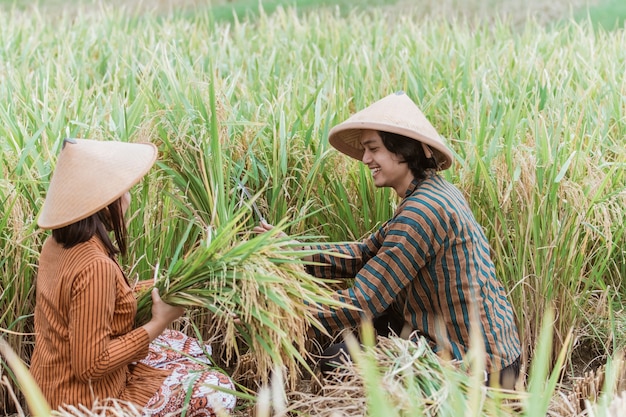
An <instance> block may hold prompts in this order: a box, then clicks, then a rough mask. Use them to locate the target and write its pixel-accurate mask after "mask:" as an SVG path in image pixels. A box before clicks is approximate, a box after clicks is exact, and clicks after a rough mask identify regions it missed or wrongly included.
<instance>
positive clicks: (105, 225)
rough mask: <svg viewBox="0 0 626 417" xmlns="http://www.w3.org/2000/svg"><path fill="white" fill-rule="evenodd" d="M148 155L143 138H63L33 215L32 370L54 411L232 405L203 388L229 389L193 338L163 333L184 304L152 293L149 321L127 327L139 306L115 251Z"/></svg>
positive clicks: (152, 411)
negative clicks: (45, 233) (108, 403)
mask: <svg viewBox="0 0 626 417" xmlns="http://www.w3.org/2000/svg"><path fill="white" fill-rule="evenodd" d="M156 158H157V149H156V147H155V146H154V145H153V144H150V143H124V142H104V141H95V140H84V139H66V140H65V141H64V143H63V149H62V150H61V153H60V155H59V158H58V161H57V165H56V168H55V171H54V174H53V176H52V180H51V181H50V186H49V189H48V193H47V195H46V199H45V201H44V204H43V207H42V210H41V214H40V216H39V219H38V225H39V226H40V227H41V228H43V229H51V230H52V236H50V237H48V239H46V241H45V242H44V245H43V248H42V251H41V254H40V259H39V269H38V273H37V281H36V306H35V349H34V352H33V355H32V361H31V366H30V369H31V372H32V374H33V376H34V377H35V380H36V381H37V383H38V384H39V386H40V387H41V388H42V391H43V393H44V395H45V397H46V399H47V400H48V402H49V403H50V405H51V406H52V407H53V408H58V407H62V406H67V405H70V406H78V405H79V404H80V405H84V406H86V407H88V408H91V407H93V406H94V404H96V403H97V402H98V403H102V402H104V401H105V400H108V399H118V400H122V401H126V402H130V403H133V404H135V405H136V406H137V407H138V408H139V409H142V408H143V414H144V415H157V416H161V415H166V414H167V413H170V412H177V411H178V412H179V411H180V409H181V407H182V406H183V405H184V403H185V402H187V403H188V404H189V407H190V409H191V410H189V411H188V412H189V414H194V412H195V411H198V412H199V414H202V415H214V414H215V412H216V411H217V410H227V411H231V410H232V409H233V408H234V405H235V397H234V396H233V395H231V394H225V393H223V392H220V391H216V390H214V389H212V388H210V387H208V386H207V385H206V384H207V383H208V384H212V385H216V386H220V387H224V388H227V389H230V390H233V389H234V386H233V383H232V381H230V379H229V378H228V377H227V376H226V375H223V374H221V373H219V372H215V371H213V370H211V369H210V368H209V366H210V362H209V360H208V359H207V358H206V355H205V354H204V352H203V349H202V347H201V346H199V344H198V341H197V340H195V339H192V338H188V337H186V336H184V335H183V334H182V333H180V332H175V331H172V330H166V328H167V327H168V326H169V325H170V324H171V323H172V322H173V321H174V320H176V319H178V318H179V317H180V316H181V315H182V314H183V313H184V309H182V308H180V307H174V306H170V305H168V304H166V303H165V302H163V301H162V300H161V298H160V297H159V294H158V291H157V290H156V289H153V290H152V294H151V296H152V301H153V306H152V318H151V320H150V321H149V322H148V323H146V324H145V325H143V326H141V327H137V328H134V322H135V314H136V311H137V302H136V300H135V297H134V292H133V289H132V288H131V286H130V285H129V282H128V279H127V278H126V276H125V275H124V273H123V272H122V270H121V268H120V266H119V264H118V263H117V261H116V259H115V257H116V255H117V254H122V255H124V254H125V253H126V250H127V243H126V242H127V233H126V224H125V220H124V214H125V212H126V210H127V209H128V207H129V204H130V194H129V192H128V191H129V189H130V188H131V187H132V186H133V185H134V184H136V183H137V182H139V181H140V180H141V178H142V177H143V176H144V175H145V174H146V173H147V172H148V170H149V169H150V168H151V167H152V165H153V164H154V162H155V160H156ZM109 232H113V235H114V236H115V244H114V243H113V241H112V240H111V238H110V237H109ZM151 342H152V343H151ZM189 389H192V395H191V396H190V397H189V399H188V400H185V398H186V395H187V392H188V390H189ZM200 412H201V413H200Z"/></svg>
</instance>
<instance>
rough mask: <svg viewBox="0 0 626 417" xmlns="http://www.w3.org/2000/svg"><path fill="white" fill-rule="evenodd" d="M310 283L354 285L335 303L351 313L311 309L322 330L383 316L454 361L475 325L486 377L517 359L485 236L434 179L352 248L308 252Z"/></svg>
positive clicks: (456, 196) (454, 195)
mask: <svg viewBox="0 0 626 417" xmlns="http://www.w3.org/2000/svg"><path fill="white" fill-rule="evenodd" d="M315 247H316V248H318V249H321V250H324V251H331V252H336V253H339V254H341V255H343V256H342V257H337V256H332V254H328V253H320V254H317V255H315V256H314V257H313V261H315V262H320V263H322V264H323V265H310V266H308V269H309V272H311V273H312V274H313V275H316V276H319V277H326V278H355V280H354V285H353V286H351V287H350V288H348V289H345V290H339V291H337V292H336V294H335V296H336V298H337V299H338V300H340V301H342V302H345V303H347V304H349V305H352V306H354V307H357V309H358V310H356V311H355V310H351V309H347V308H344V309H331V308H324V307H322V306H319V313H318V318H319V319H320V321H321V323H322V324H323V325H324V326H325V327H326V328H327V329H328V330H329V331H335V330H339V329H342V328H344V327H350V326H355V325H357V324H358V322H359V321H360V320H361V317H362V316H363V315H366V316H369V317H371V318H376V317H379V316H380V315H381V314H383V312H385V311H386V310H387V309H388V308H391V309H392V310H393V311H395V312H396V313H397V314H398V315H400V316H401V317H403V319H404V321H405V322H406V323H408V324H409V325H410V326H411V327H412V328H413V329H416V330H417V332H415V333H414V334H413V337H418V336H424V337H426V338H427V339H428V340H429V341H430V342H431V345H432V346H433V349H434V350H435V351H441V350H444V351H446V352H447V353H448V354H450V355H451V356H452V357H453V358H456V359H458V360H462V359H463V356H464V354H465V353H466V352H467V351H468V349H469V341H470V328H471V327H472V325H479V326H480V330H481V334H482V335H483V342H484V345H485V350H486V353H487V364H486V365H487V372H495V371H499V370H500V369H503V368H505V367H506V366H508V365H510V364H511V363H513V362H514V361H515V359H517V358H518V357H519V355H520V353H521V348H520V342H519V336H518V332H517V328H516V326H515V321H514V317H513V310H512V308H511V305H510V304H509V302H508V301H507V298H506V293H505V291H504V288H503V287H502V285H501V283H500V282H499V281H498V280H497V278H496V275H495V267H494V264H493V262H492V260H491V258H490V252H489V251H490V248H489V244H488V241H487V238H486V236H485V235H484V233H483V231H482V229H481V227H480V225H479V224H478V223H477V222H476V220H475V218H474V216H473V215H472V212H471V210H470V208H469V206H468V204H467V202H466V201H465V199H464V197H463V196H462V194H461V193H460V192H459V190H458V189H457V188H456V187H454V186H453V185H452V184H450V183H449V182H447V181H445V180H444V179H443V178H442V177H440V176H439V175H437V174H433V175H432V176H430V177H428V178H427V179H426V180H424V181H423V182H422V183H421V184H419V186H418V185H417V182H416V181H414V182H413V185H412V187H409V190H408V191H407V194H406V196H405V198H404V200H403V201H402V202H401V203H400V205H399V206H398V209H397V210H396V213H395V214H394V217H393V218H392V219H391V220H389V221H387V222H386V223H385V224H383V226H381V227H380V229H378V230H377V231H376V232H375V233H373V234H372V235H371V236H369V238H367V239H365V240H364V241H363V242H360V243H341V244H327V245H318V246H315Z"/></svg>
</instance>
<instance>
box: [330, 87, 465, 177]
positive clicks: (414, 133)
mask: <svg viewBox="0 0 626 417" xmlns="http://www.w3.org/2000/svg"><path fill="white" fill-rule="evenodd" d="M363 130H377V131H382V132H390V133H396V134H399V135H403V136H406V137H408V138H411V139H415V140H417V141H420V142H421V143H422V146H424V145H425V146H424V150H425V152H426V155H427V156H429V154H430V151H432V154H433V156H434V157H435V159H436V160H437V164H438V169H447V168H449V167H450V165H452V160H453V156H452V152H451V151H450V149H448V147H447V146H446V144H445V143H444V142H443V140H442V139H441V137H440V136H439V134H438V133H437V131H436V130H435V128H434V127H433V125H431V124H430V122H429V121H428V119H426V117H425V116H424V114H423V113H422V112H421V111H420V109H419V108H418V107H417V105H416V104H415V103H414V102H413V101H412V100H411V99H410V98H409V97H408V96H407V95H406V94H404V92H402V91H399V92H397V93H394V94H390V95H388V96H387V97H385V98H383V99H381V100H379V101H377V102H375V103H374V104H372V105H370V106H369V107H367V108H365V109H363V110H361V111H360V112H358V113H355V114H354V115H352V116H351V117H350V118H349V119H348V120H346V121H345V122H343V123H340V124H338V125H337V126H335V127H333V128H332V129H331V130H330V133H329V136H328V140H329V142H330V144H331V145H333V146H334V147H335V148H336V149H337V150H338V151H340V152H343V153H345V154H346V155H348V156H351V157H352V158H355V159H358V160H361V159H362V158H363V147H362V146H361V142H360V140H361V133H362V131H363Z"/></svg>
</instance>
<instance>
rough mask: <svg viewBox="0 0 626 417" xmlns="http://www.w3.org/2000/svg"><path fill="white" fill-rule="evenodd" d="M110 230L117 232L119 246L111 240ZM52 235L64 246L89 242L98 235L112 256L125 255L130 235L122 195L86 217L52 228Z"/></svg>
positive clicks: (69, 246) (116, 237) (68, 246)
mask: <svg viewBox="0 0 626 417" xmlns="http://www.w3.org/2000/svg"><path fill="white" fill-rule="evenodd" d="M109 231H113V233H114V234H115V242H116V243H117V247H116V246H115V245H114V244H113V242H111V238H110V237H109ZM52 236H53V237H54V239H55V240H56V241H57V242H59V243H60V244H62V245H63V247H64V248H71V247H73V246H76V245H78V244H79V243H83V242H87V241H88V240H89V239H91V238H92V237H93V236H98V237H99V238H100V240H101V241H102V243H104V246H105V247H106V249H107V252H108V254H109V256H110V257H113V256H115V255H116V254H118V253H121V254H122V255H125V254H126V249H127V242H126V241H127V239H128V236H127V231H126V222H125V221H124V213H123V212H122V199H121V197H120V198H118V199H117V200H115V201H114V202H112V203H111V204H109V205H108V206H107V207H105V208H103V209H102V210H100V211H99V212H97V213H94V214H92V215H91V216H89V217H87V218H85V219H82V220H79V221H77V222H75V223H72V224H69V225H67V226H65V227H61V228H59V229H54V230H52Z"/></svg>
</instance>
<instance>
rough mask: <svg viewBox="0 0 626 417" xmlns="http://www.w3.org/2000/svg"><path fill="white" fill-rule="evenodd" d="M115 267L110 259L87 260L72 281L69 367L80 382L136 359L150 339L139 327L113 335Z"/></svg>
mask: <svg viewBox="0 0 626 417" xmlns="http://www.w3.org/2000/svg"><path fill="white" fill-rule="evenodd" d="M119 273H120V271H119V269H118V268H117V266H116V265H115V264H113V263H112V262H107V261H106V260H96V261H94V262H91V263H90V264H89V265H88V266H87V267H86V268H85V269H84V270H83V271H82V272H81V273H80V275H78V276H77V277H76V279H75V280H74V282H73V284H72V305H71V307H70V314H69V321H70V322H69V339H70V349H71V352H72V363H71V366H72V371H73V372H74V374H75V375H76V377H77V378H78V379H79V380H81V381H84V382H88V381H89V380H97V379H100V378H102V377H103V376H104V375H106V374H107V372H109V371H111V370H113V369H117V368H119V367H122V366H125V365H128V364H129V363H131V362H134V361H138V360H140V359H142V358H143V357H145V356H146V355H147V354H148V345H149V343H150V341H149V337H148V333H147V332H146V331H145V330H144V329H143V328H138V329H134V330H132V331H130V332H128V333H126V334H124V335H122V336H119V337H113V334H112V333H113V331H112V322H113V320H114V311H115V305H116V297H117V288H116V282H117V275H118V274H119Z"/></svg>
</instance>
